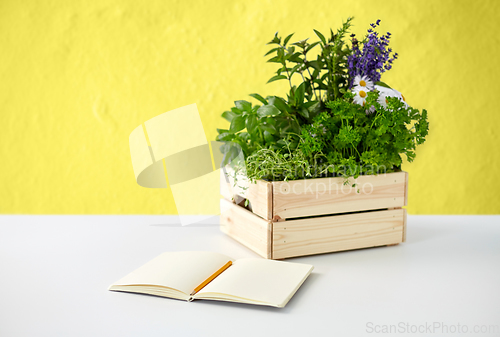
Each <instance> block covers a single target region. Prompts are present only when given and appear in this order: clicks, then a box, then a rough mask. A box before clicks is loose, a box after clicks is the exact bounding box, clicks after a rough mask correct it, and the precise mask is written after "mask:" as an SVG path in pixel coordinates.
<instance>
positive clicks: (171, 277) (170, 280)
mask: <svg viewBox="0 0 500 337" xmlns="http://www.w3.org/2000/svg"><path fill="white" fill-rule="evenodd" d="M230 260H231V259H230V258H229V257H227V256H225V255H222V254H219V253H212V252H167V253H163V254H161V255H160V256H157V257H156V258H154V259H153V260H151V261H149V262H148V263H146V264H145V265H143V266H142V267H140V268H138V269H136V270H134V271H133V272H131V273H130V274H128V275H127V276H125V277H124V278H122V279H121V280H120V281H118V282H115V284H114V285H132V284H152V285H159V286H164V287H169V288H174V289H177V290H180V291H182V292H184V293H186V294H189V293H191V291H193V290H194V288H196V287H197V286H198V285H199V284H200V283H202V282H203V281H204V280H206V279H207V278H208V277H210V275H212V274H213V273H215V272H216V271H217V270H218V269H219V268H221V267H222V266H223V265H224V264H226V263H227V262H228V261H230Z"/></svg>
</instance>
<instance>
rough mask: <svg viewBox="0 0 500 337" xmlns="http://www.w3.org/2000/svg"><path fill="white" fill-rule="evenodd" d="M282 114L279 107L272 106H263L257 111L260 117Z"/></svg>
mask: <svg viewBox="0 0 500 337" xmlns="http://www.w3.org/2000/svg"><path fill="white" fill-rule="evenodd" d="M280 113H281V111H280V110H279V109H278V108H277V107H275V106H274V105H271V104H267V105H263V106H261V107H260V108H259V110H257V114H258V115H259V116H260V117H266V116H276V115H279V114H280Z"/></svg>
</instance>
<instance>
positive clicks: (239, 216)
mask: <svg viewBox="0 0 500 337" xmlns="http://www.w3.org/2000/svg"><path fill="white" fill-rule="evenodd" d="M220 207H221V214H220V228H221V230H222V231H223V232H224V233H226V234H228V235H229V236H231V237H232V238H233V239H235V240H236V241H239V242H240V243H242V244H243V245H245V246H247V247H248V248H250V249H252V250H253V251H254V252H256V253H257V254H259V255H260V256H262V257H264V258H266V259H271V258H272V254H271V242H272V236H271V233H272V224H271V221H268V220H265V219H262V218H261V217H259V216H257V215H255V214H253V213H252V212H250V211H248V210H247V209H245V208H243V207H241V206H238V205H236V204H234V203H232V202H230V201H228V200H225V199H221V201H220Z"/></svg>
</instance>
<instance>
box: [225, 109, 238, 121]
mask: <svg viewBox="0 0 500 337" xmlns="http://www.w3.org/2000/svg"><path fill="white" fill-rule="evenodd" d="M236 116H238V115H237V114H235V113H234V112H232V111H224V112H223V113H222V118H224V119H225V120H227V121H228V122H231V121H232V120H233V118H234V117H236Z"/></svg>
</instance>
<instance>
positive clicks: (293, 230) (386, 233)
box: [272, 209, 405, 259]
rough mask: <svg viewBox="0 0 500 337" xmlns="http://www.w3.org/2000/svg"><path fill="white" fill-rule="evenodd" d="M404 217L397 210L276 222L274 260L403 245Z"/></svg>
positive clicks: (403, 212)
mask: <svg viewBox="0 0 500 337" xmlns="http://www.w3.org/2000/svg"><path fill="white" fill-rule="evenodd" d="M404 214H405V210H404V209H394V210H385V211H373V212H364V213H358V214H347V215H334V216H325V217H318V218H310V219H299V220H288V221H283V222H274V223H273V233H272V234H273V236H272V238H273V244H272V258H273V259H282V258H288V257H293V256H302V255H311V254H321V253H328V252H335V251H342V250H350V249H359V248H367V247H375V246H385V245H389V244H396V243H400V242H402V239H403V226H404Z"/></svg>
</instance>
